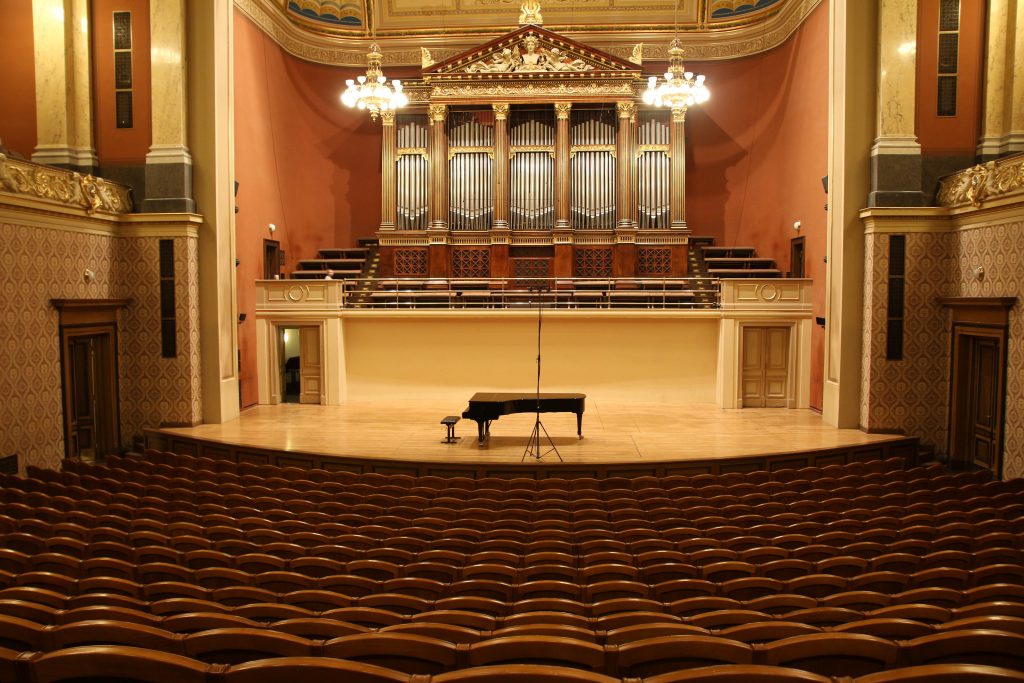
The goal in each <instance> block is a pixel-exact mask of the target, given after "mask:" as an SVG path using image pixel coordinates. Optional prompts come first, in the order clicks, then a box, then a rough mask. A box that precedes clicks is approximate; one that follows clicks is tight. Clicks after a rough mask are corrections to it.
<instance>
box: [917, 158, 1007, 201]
mask: <svg viewBox="0 0 1024 683" xmlns="http://www.w3.org/2000/svg"><path fill="white" fill-rule="evenodd" d="M1018 193H1024V154H1017V155H1014V156H1011V157H1006V158H1003V159H997V160H995V161H989V162H988V163H985V164H978V165H976V166H972V167H971V168H968V169H964V170H963V171H960V172H958V173H954V174H952V175H948V176H946V177H945V178H942V179H941V180H940V181H939V192H938V195H937V197H936V201H937V203H938V204H939V206H961V205H964V204H971V205H973V206H980V205H981V204H982V202H984V201H985V200H986V199H992V198H995V197H1001V196H1005V195H1011V194H1018Z"/></svg>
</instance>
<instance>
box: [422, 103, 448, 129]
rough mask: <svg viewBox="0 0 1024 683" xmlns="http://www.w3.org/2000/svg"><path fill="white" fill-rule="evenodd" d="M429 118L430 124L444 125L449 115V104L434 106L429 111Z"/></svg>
mask: <svg viewBox="0 0 1024 683" xmlns="http://www.w3.org/2000/svg"><path fill="white" fill-rule="evenodd" d="M427 112H428V116H429V117H430V124H431V125H433V124H435V123H444V119H445V117H446V116H447V115H448V105H447V104H432V105H430V107H429V108H428V109H427Z"/></svg>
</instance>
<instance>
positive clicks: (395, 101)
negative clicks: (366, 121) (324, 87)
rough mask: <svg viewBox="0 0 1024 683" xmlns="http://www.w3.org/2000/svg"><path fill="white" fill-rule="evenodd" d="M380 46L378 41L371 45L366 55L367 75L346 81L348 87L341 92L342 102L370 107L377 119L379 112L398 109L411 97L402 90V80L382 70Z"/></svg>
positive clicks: (365, 107) (371, 114) (371, 116)
mask: <svg viewBox="0 0 1024 683" xmlns="http://www.w3.org/2000/svg"><path fill="white" fill-rule="evenodd" d="M382 56H383V55H381V53H380V46H379V45H377V43H372V44H371V45H370V52H369V53H368V54H367V55H366V63H367V66H366V75H365V76H360V77H358V78H356V79H355V80H353V79H351V78H350V79H348V80H347V81H345V85H347V86H348V87H347V88H346V89H345V92H343V93H342V94H341V102H342V104H344V105H345V106H346V107H355V108H357V109H368V110H369V111H370V118H371V119H373V120H376V118H377V116H378V114H379V112H382V111H388V110H391V109H398V108H399V107H402V106H405V105H406V104H408V103H409V98H408V97H406V95H405V93H404V92H402V82H401V81H399V80H397V79H396V80H393V81H391V85H388V79H387V78H386V77H385V76H384V73H383V72H382V71H381V70H380V60H381V57H382Z"/></svg>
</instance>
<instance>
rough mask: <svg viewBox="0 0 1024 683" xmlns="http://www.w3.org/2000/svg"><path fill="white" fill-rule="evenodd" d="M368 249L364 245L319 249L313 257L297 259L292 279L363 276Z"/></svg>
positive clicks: (336, 278)
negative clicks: (297, 262)
mask: <svg viewBox="0 0 1024 683" xmlns="http://www.w3.org/2000/svg"><path fill="white" fill-rule="evenodd" d="M368 256H369V249H366V248H364V247H351V248H330V249H321V250H320V251H319V252H318V253H317V257H316V258H315V259H304V260H302V261H299V264H298V268H297V269H296V270H294V271H292V278H293V279H300V280H323V279H324V278H326V277H328V276H330V278H331V279H332V280H346V279H352V278H359V277H362V276H363V272H364V269H365V267H366V260H367V258H368Z"/></svg>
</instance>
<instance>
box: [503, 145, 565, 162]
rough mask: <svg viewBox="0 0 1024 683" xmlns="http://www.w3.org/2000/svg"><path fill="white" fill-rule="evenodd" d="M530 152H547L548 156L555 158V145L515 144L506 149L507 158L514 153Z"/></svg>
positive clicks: (511, 156) (512, 156) (510, 157)
mask: <svg viewBox="0 0 1024 683" xmlns="http://www.w3.org/2000/svg"><path fill="white" fill-rule="evenodd" d="M531 152H542V153H543V152H547V154H548V156H550V157H551V158H552V159H554V158H555V146H554V145H516V146H515V147H510V148H509V150H508V158H509V159H512V158H514V157H515V155H516V154H520V153H522V154H527V153H531Z"/></svg>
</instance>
